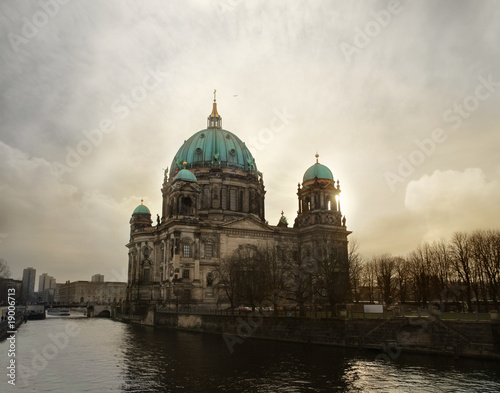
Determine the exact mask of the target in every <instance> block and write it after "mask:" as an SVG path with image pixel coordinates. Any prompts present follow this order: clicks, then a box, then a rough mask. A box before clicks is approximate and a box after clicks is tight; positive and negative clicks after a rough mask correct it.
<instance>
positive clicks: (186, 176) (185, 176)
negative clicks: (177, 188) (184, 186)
mask: <svg viewBox="0 0 500 393" xmlns="http://www.w3.org/2000/svg"><path fill="white" fill-rule="evenodd" d="M177 180H182V181H187V182H191V183H198V179H197V178H196V176H195V175H194V173H193V172H191V171H190V170H189V169H181V170H180V171H179V173H177V175H176V176H175V178H174V182H175V181H177Z"/></svg>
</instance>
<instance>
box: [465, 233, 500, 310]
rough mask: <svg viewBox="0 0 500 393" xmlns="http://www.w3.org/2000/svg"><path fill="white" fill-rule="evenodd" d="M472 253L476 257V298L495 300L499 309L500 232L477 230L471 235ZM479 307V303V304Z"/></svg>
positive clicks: (474, 286)
mask: <svg viewBox="0 0 500 393" xmlns="http://www.w3.org/2000/svg"><path fill="white" fill-rule="evenodd" d="M469 239H470V244H471V255H472V258H473V259H474V264H473V266H474V273H475V274H474V276H475V278H476V280H475V281H476V282H474V284H473V291H474V294H475V296H476V299H477V300H479V297H482V298H483V301H484V303H487V301H488V299H491V300H492V301H493V304H494V305H495V308H497V309H498V305H499V294H500V232H499V231H476V232H474V233H473V234H472V235H471V236H470V238H469ZM478 307H479V304H478Z"/></svg>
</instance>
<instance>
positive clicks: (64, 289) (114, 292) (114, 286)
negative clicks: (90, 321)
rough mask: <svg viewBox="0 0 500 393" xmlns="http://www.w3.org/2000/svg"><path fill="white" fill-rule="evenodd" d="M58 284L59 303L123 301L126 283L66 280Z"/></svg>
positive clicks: (83, 303)
mask: <svg viewBox="0 0 500 393" xmlns="http://www.w3.org/2000/svg"><path fill="white" fill-rule="evenodd" d="M58 285H59V303H61V304H82V305H85V304H111V303H121V302H123V301H125V297H126V288H127V283H125V282H90V281H73V282H69V281H67V282H66V283H65V284H58Z"/></svg>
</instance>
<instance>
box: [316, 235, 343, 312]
mask: <svg viewBox="0 0 500 393" xmlns="http://www.w3.org/2000/svg"><path fill="white" fill-rule="evenodd" d="M315 260H316V263H317V268H316V272H315V275H314V290H315V292H316V293H317V294H318V295H319V296H320V297H323V298H325V299H327V300H328V303H329V304H330V307H331V311H332V314H334V315H335V314H336V312H337V310H336V306H337V304H340V303H343V302H345V300H346V297H347V294H348V290H349V260H348V255H347V247H344V245H343V244H342V243H339V242H336V241H334V240H332V239H330V238H328V237H327V236H325V237H324V238H323V239H318V240H317V242H316V247H315Z"/></svg>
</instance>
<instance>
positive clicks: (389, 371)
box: [0, 315, 500, 393]
mask: <svg viewBox="0 0 500 393" xmlns="http://www.w3.org/2000/svg"><path fill="white" fill-rule="evenodd" d="M9 345H10V343H9V342H8V341H3V342H1V343H0V365H1V367H2V370H4V372H3V373H2V376H1V377H0V392H9V391H13V392H64V393H67V392H193V393H195V392H200V393H211V392H218V393H220V392H413V393H416V392H499V391H500V362H494V361H479V360H466V359H458V360H455V359H452V358H447V357H433V356H426V355H406V354H403V355H400V356H397V357H396V359H395V360H393V361H391V362H386V361H382V360H376V357H377V352H376V351H374V352H370V351H368V352H360V351H357V350H352V349H343V348H335V347H323V346H314V345H313V346H308V345H302V344H291V343H282V342H272V341H265V340H255V339H246V340H245V341H244V342H243V343H238V344H236V345H234V352H233V353H231V352H230V351H229V349H228V347H227V345H226V343H225V341H224V339H223V338H222V336H219V335H212V334H202V333H191V332H180V331H175V330H163V329H153V328H149V327H142V326H135V325H129V324H124V323H120V322H114V321H112V320H109V319H99V318H92V319H91V318H84V317H82V316H81V315H78V316H74V315H72V316H70V317H58V318H57V317H51V318H47V319H45V320H42V321H28V323H26V324H23V325H22V326H21V327H20V328H19V329H18V331H17V334H16V342H15V351H16V352H15V353H16V356H15V359H16V381H15V382H16V385H15V386H12V385H10V384H8V383H7V381H8V380H9V377H8V376H7V375H6V374H7V373H6V372H5V370H6V367H7V365H8V361H9V357H8V350H9Z"/></svg>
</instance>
